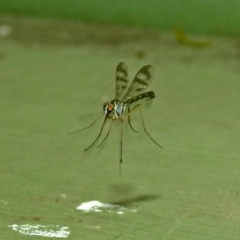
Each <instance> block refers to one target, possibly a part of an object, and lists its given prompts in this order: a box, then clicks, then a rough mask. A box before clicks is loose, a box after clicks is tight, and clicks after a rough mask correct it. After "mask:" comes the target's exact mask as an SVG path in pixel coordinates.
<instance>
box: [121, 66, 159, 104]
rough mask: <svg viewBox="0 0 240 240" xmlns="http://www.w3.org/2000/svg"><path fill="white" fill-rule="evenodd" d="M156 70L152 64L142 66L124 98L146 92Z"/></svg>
mask: <svg viewBox="0 0 240 240" xmlns="http://www.w3.org/2000/svg"><path fill="white" fill-rule="evenodd" d="M154 72H155V70H154V67H153V66H152V65H146V66H144V67H142V68H141V69H140V70H139V71H138V73H137V74H136V76H135V78H134V79H133V81H132V83H131V84H130V86H129V88H128V90H127V92H126V93H125V95H124V97H123V98H124V99H128V98H131V97H134V96H136V95H139V94H141V93H142V92H144V91H145V90H146V89H147V88H148V86H149V85H150V83H151V82H152V80H153V76H154Z"/></svg>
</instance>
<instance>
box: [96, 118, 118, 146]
mask: <svg viewBox="0 0 240 240" xmlns="http://www.w3.org/2000/svg"><path fill="white" fill-rule="evenodd" d="M113 120H115V119H112V121H111V124H110V127H109V129H108V132H107V134H106V136H105V137H104V139H103V140H102V142H101V143H100V144H99V145H98V148H99V147H100V146H101V145H102V144H103V143H104V142H105V141H106V140H107V137H108V135H109V133H110V131H111V128H112V122H113Z"/></svg>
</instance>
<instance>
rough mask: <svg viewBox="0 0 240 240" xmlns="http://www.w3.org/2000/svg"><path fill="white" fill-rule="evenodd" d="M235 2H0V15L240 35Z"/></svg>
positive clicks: (238, 15)
mask: <svg viewBox="0 0 240 240" xmlns="http://www.w3.org/2000/svg"><path fill="white" fill-rule="evenodd" d="M239 11H240V2H239V1H238V0H228V1H225V0H221V1H220V0H211V1H209V0H183V1H178V0H167V1H166V0H149V1H146V0H131V1H126V0H122V1H112V0H102V1H97V0H85V1H84V0H80V1H79V0H41V1H32V0H11V1H9V0H1V4H0V12H1V13H11V14H16V15H32V16H41V17H43V16H44V17H48V18H57V19H75V20H80V21H85V22H94V23H104V24H108V25H109V24H114V25H116V24H118V25H119V24H121V25H129V26H140V27H145V28H156V29H168V30H171V31H173V30H174V29H175V28H176V27H179V26H180V27H182V28H184V29H186V30H187V31H191V32H195V33H205V34H218V35H230V36H238V37H239V36H240V14H239Z"/></svg>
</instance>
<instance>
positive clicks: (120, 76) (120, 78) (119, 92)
mask: <svg viewBox="0 0 240 240" xmlns="http://www.w3.org/2000/svg"><path fill="white" fill-rule="evenodd" d="M128 81H129V80H128V68H127V65H126V64H125V63H124V62H121V63H119V64H118V65H117V69H116V93H115V98H116V99H120V98H121V97H122V96H123V93H124V92H125V91H126V89H127V86H128Z"/></svg>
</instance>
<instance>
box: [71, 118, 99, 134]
mask: <svg viewBox="0 0 240 240" xmlns="http://www.w3.org/2000/svg"><path fill="white" fill-rule="evenodd" d="M100 117H101V116H99V117H98V118H97V119H96V120H95V121H94V122H93V123H92V124H91V125H90V126H88V127H85V128H82V129H79V130H77V131H74V132H69V133H68V134H73V133H76V132H81V131H83V130H85V129H88V128H90V127H91V126H93V125H94V123H96V122H97V121H98V120H99V118H100Z"/></svg>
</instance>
